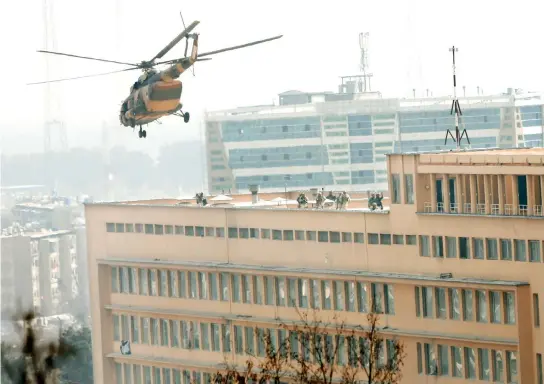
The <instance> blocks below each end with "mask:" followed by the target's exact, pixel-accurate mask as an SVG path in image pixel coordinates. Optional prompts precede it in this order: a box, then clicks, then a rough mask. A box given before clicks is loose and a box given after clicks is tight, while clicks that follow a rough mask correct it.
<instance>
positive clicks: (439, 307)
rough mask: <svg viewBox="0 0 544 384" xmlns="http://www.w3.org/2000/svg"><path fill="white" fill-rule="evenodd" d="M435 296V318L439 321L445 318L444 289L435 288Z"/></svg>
mask: <svg viewBox="0 0 544 384" xmlns="http://www.w3.org/2000/svg"><path fill="white" fill-rule="evenodd" d="M435 295H436V317H437V318H439V319H445V318H446V289H445V288H435Z"/></svg>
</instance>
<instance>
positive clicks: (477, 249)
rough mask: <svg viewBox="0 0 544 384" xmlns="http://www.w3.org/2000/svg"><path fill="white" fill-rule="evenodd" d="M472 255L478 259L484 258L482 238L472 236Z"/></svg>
mask: <svg viewBox="0 0 544 384" xmlns="http://www.w3.org/2000/svg"><path fill="white" fill-rule="evenodd" d="M472 251H473V255H472V257H473V258H475V259H478V260H483V259H484V241H483V239H478V238H473V239H472Z"/></svg>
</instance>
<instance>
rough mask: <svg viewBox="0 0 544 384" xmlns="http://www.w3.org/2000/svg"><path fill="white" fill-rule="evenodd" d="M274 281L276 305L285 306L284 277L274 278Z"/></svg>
mask: <svg viewBox="0 0 544 384" xmlns="http://www.w3.org/2000/svg"><path fill="white" fill-rule="evenodd" d="M274 280H275V283H276V305H278V306H280V305H281V306H282V307H284V306H285V296H286V295H285V277H276V278H274Z"/></svg>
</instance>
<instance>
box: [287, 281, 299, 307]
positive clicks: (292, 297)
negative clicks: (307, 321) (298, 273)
mask: <svg viewBox="0 0 544 384" xmlns="http://www.w3.org/2000/svg"><path fill="white" fill-rule="evenodd" d="M287 284H288V285H289V300H288V301H287V306H288V307H296V306H297V279H294V278H288V279H287Z"/></svg>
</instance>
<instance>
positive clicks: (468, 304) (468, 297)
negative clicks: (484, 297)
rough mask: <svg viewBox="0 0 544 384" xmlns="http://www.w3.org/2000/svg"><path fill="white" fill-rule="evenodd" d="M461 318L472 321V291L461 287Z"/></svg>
mask: <svg viewBox="0 0 544 384" xmlns="http://www.w3.org/2000/svg"><path fill="white" fill-rule="evenodd" d="M462 294H463V320H465V321H472V320H473V315H472V291H471V290H468V289H463V293H462Z"/></svg>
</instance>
